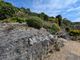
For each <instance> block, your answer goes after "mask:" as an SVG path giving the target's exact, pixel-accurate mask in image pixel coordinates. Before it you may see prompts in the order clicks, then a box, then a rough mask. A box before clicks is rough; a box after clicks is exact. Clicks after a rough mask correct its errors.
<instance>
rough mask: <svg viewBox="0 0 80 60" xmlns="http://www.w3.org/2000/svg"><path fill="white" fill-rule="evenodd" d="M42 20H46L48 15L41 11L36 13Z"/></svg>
mask: <svg viewBox="0 0 80 60" xmlns="http://www.w3.org/2000/svg"><path fill="white" fill-rule="evenodd" d="M38 16H39V17H40V18H41V19H42V20H45V21H48V16H47V15H46V14H45V13H43V12H42V13H41V14H39V15H38Z"/></svg>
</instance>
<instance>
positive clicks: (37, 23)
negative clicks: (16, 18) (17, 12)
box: [26, 17, 43, 29]
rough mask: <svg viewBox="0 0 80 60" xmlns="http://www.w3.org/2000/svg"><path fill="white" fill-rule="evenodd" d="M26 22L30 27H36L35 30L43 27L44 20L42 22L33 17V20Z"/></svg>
mask: <svg viewBox="0 0 80 60" xmlns="http://www.w3.org/2000/svg"><path fill="white" fill-rule="evenodd" d="M26 21H27V24H28V26H30V27H34V28H38V29H40V28H41V27H43V20H41V19H40V18H38V17H31V18H29V19H27V20H26Z"/></svg>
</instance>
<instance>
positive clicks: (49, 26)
mask: <svg viewBox="0 0 80 60" xmlns="http://www.w3.org/2000/svg"><path fill="white" fill-rule="evenodd" d="M43 27H44V28H46V29H49V28H51V24H50V23H48V22H44V25H43Z"/></svg>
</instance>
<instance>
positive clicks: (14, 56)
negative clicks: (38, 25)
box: [0, 28, 63, 60]
mask: <svg viewBox="0 0 80 60" xmlns="http://www.w3.org/2000/svg"><path fill="white" fill-rule="evenodd" d="M55 42H56V43H58V44H59V46H58V48H60V47H61V45H62V44H63V43H62V42H60V40H58V39H55V38H54V36H53V35H51V34H50V33H49V32H47V31H46V30H45V29H40V30H37V29H34V28H30V29H27V30H20V29H19V30H18V29H13V30H11V31H9V32H7V31H6V30H5V31H3V30H0V60H43V59H44V58H45V57H46V56H47V55H48V53H51V52H52V51H54V50H55Z"/></svg>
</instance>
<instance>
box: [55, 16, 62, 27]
mask: <svg viewBox="0 0 80 60" xmlns="http://www.w3.org/2000/svg"><path fill="white" fill-rule="evenodd" d="M56 19H57V24H58V25H59V26H61V22H62V16H61V15H57V16H56Z"/></svg>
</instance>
